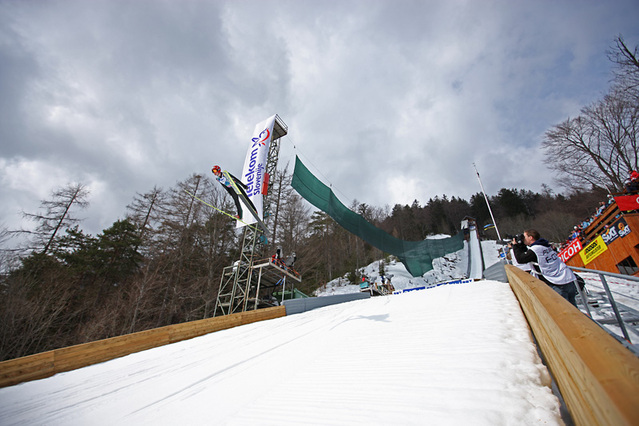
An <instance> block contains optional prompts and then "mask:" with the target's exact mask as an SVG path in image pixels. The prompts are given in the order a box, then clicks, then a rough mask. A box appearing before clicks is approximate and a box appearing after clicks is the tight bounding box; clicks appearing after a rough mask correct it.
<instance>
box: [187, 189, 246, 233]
mask: <svg viewBox="0 0 639 426" xmlns="http://www.w3.org/2000/svg"><path fill="white" fill-rule="evenodd" d="M184 192H186V193H187V194H189V195H190V196H191V197H193V198H195V199H196V200H198V201H199V202H200V203H202V204H204V205H206V206H209V207H211V208H212V209H215V210H217V211H218V212H220V213H222V214H225V215H227V216H228V217H230V218H231V219H235V220H239V221H240V222H242V223H243V224H244V225H246V226H248V227H249V228H252V229H255V230H256V231H257V230H258V228H257V227H256V226H255V225H251V224H250V223H246V222H244V221H243V220H242V219H238V218H237V216H233V215H232V214H231V213H228V212H225V211H224V210H220V209H218V208H217V207H215V206H214V205H213V204H209V203H207V202H206V201H204V200H203V199H201V198H199V197H197V196H195V194H192V193H191V192H189V191H187V190H186V189H185V190H184Z"/></svg>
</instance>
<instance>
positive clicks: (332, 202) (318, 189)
mask: <svg viewBox="0 0 639 426" xmlns="http://www.w3.org/2000/svg"><path fill="white" fill-rule="evenodd" d="M291 185H292V186H293V188H294V189H295V190H296V191H297V192H298V193H299V194H300V195H301V196H302V197H303V198H304V199H306V200H307V201H308V202H309V203H311V204H313V205H314V206H315V207H317V208H318V209H320V210H322V211H323V212H325V213H326V214H328V215H329V216H330V217H332V218H333V219H334V220H335V221H336V222H337V223H339V224H340V225H341V226H342V227H344V229H346V230H347V231H349V232H351V233H352V234H355V235H357V236H358V237H360V238H361V239H362V240H364V241H366V242H367V243H369V244H370V245H372V246H374V247H377V248H378V249H380V250H381V251H383V252H385V253H389V254H392V255H394V256H396V257H397V258H398V259H399V260H400V261H401V262H402V263H403V264H404V266H406V269H408V272H410V273H411V275H412V276H414V277H419V276H422V275H423V274H424V273H426V272H428V271H430V270H431V269H433V259H436V258H438V257H442V256H443V255H445V254H447V253H452V252H455V251H457V250H461V249H462V248H463V247H464V240H463V233H461V232H460V233H458V234H457V235H456V236H454V237H450V238H443V239H436V240H423V241H404V240H400V239H397V238H395V237H393V236H392V235H389V234H388V233H386V232H385V231H383V230H381V229H379V228H377V227H375V226H374V225H372V224H371V223H369V222H368V221H367V220H366V219H364V218H363V217H362V216H360V215H358V214H357V213H355V212H353V211H352V210H350V209H348V208H347V207H346V206H344V204H342V203H341V202H340V201H339V200H338V199H337V197H336V196H335V194H333V191H332V190H331V189H330V188H328V187H327V186H326V185H324V184H323V183H322V182H320V181H319V180H318V179H317V178H316V177H315V176H313V174H312V173H311V172H310V171H309V170H308V169H307V168H306V166H304V164H302V162H301V161H300V159H299V158H297V157H296V158H295V171H294V172H293V181H292V183H291Z"/></svg>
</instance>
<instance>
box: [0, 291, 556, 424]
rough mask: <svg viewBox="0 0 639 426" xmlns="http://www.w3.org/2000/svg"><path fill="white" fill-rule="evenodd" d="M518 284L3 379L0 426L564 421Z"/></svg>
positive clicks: (274, 324) (366, 306) (413, 297)
mask: <svg viewBox="0 0 639 426" xmlns="http://www.w3.org/2000/svg"><path fill="white" fill-rule="evenodd" d="M549 385H550V378H549V375H548V372H547V370H546V368H545V367H544V365H543V364H542V363H541V361H540V359H539V357H538V355H537V352H536V348H535V346H534V344H533V342H532V340H531V336H530V334H529V330H528V327H527V324H526V320H525V319H524V316H523V314H522V312H521V310H520V308H519V305H518V303H517V300H516V299H515V297H514V295H513V293H512V291H511V290H510V287H509V286H508V284H505V283H500V282H495V281H478V282H473V283H470V284H457V285H445V286H440V287H436V288H432V289H426V290H421V291H414V292H410V293H405V294H398V295H392V296H387V297H377V298H371V299H367V300H360V301H355V302H350V303H344V304H340V305H333V306H329V307H326V308H321V309H316V310H313V311H309V312H306V313H303V314H298V315H291V316H287V317H283V318H278V319H274V320H269V321H263V322H260V323H254V324H249V325H245V326H241V327H236V328H233V329H229V330H224V331H219V332H216V333H211V334H209V335H206V336H202V337H198V338H195V339H191V340H188V341H183V342H180V343H176V344H172V345H167V346H164V347H160V348H156V349H151V350H147V351H144V352H140V353H136V354H132V355H129V356H126V357H123V358H119V359H115V360H112V361H109V362H105V363H102V364H98V365H94V366H90V367H85V368H82V369H79V370H75V371H71V372H68V373H62V374H58V375H56V376H54V377H50V378H47V379H43V380H38V381H33V382H29V383H24V384H20V385H16V386H12V387H9V388H4V389H0V404H1V406H0V424H2V425H24V424H29V425H39V424H42V425H44V424H47V425H89V424H90V425H114V424H117V425H138V424H153V425H158V424H170V425H177V424H216V425H225V424H229V425H255V424H267V425H271V424H272V425H282V424H322V425H329V424H364V425H371V424H386V425H390V424H404V425H405V424H457V425H459V424H473V425H499V424H527V425H530V424H543V425H552V424H561V419H560V414H559V403H558V401H557V399H556V397H555V396H554V395H553V394H552V393H551V390H550V388H549Z"/></svg>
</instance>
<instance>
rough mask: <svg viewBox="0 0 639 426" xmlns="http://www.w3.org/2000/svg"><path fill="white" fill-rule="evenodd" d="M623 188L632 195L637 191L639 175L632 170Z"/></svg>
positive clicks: (638, 188)
mask: <svg viewBox="0 0 639 426" xmlns="http://www.w3.org/2000/svg"><path fill="white" fill-rule="evenodd" d="M623 186H624V191H625V192H629V193H633V192H637V191H639V173H637V171H636V170H632V171H631V172H630V176H629V177H628V179H626V181H625V182H624V184H623Z"/></svg>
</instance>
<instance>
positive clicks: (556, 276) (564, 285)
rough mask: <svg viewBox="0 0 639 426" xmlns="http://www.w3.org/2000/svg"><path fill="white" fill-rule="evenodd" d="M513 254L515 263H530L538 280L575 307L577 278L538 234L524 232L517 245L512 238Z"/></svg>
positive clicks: (533, 231)
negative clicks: (521, 240) (522, 238)
mask: <svg viewBox="0 0 639 426" xmlns="http://www.w3.org/2000/svg"><path fill="white" fill-rule="evenodd" d="M512 243H513V254H514V255H515V258H516V260H517V262H519V263H528V262H532V264H533V266H534V270H535V272H537V274H536V275H537V276H538V277H539V279H540V280H542V281H544V282H545V283H546V284H548V285H549V286H550V287H551V288H552V289H553V290H555V291H556V292H557V293H559V294H560V295H561V296H562V297H563V298H564V299H566V300H567V301H569V302H570V303H572V304H573V305H574V306H575V307H576V306H577V301H576V300H575V298H576V296H577V287H576V285H577V276H576V275H575V273H574V272H572V270H571V269H570V268H569V267H568V266H566V264H565V263H564V262H563V261H562V260H561V259H560V258H559V256H557V253H556V252H555V250H554V249H553V248H552V247H551V246H550V243H549V242H548V241H547V240H545V239H544V238H541V236H540V235H539V232H537V231H536V230H534V229H528V230H526V231H524V240H523V242H522V243H520V244H518V243H517V241H515V239H514V238H513V241H512Z"/></svg>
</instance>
